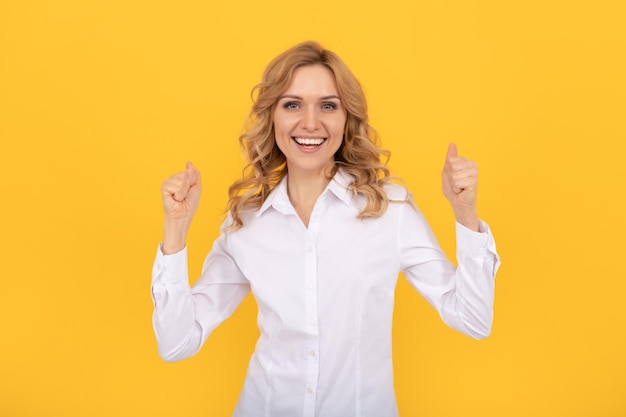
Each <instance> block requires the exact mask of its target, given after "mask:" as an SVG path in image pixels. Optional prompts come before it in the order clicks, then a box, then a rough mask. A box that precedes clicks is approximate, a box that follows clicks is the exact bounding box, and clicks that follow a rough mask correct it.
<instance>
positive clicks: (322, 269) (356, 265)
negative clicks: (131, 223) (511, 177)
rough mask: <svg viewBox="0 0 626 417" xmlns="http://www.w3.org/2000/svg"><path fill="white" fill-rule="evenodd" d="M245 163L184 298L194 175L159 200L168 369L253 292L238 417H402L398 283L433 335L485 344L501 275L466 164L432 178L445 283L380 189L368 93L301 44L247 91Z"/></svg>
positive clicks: (157, 318)
mask: <svg viewBox="0 0 626 417" xmlns="http://www.w3.org/2000/svg"><path fill="white" fill-rule="evenodd" d="M256 92H257V97H256V100H255V103H254V105H253V108H252V111H251V116H250V123H249V128H248V129H247V131H246V133H244V134H243V135H242V136H241V138H240V140H241V143H242V145H243V147H244V149H245V150H246V152H247V154H248V158H249V165H248V166H247V171H246V174H245V175H244V177H243V178H242V180H240V181H237V182H235V183H234V184H233V185H232V186H231V188H230V200H229V206H228V208H229V215H228V217H227V219H226V221H225V222H224V225H223V227H222V230H221V234H220V237H219V238H218V239H217V240H216V241H215V243H214V246H213V249H212V250H211V252H210V253H209V254H208V256H207V258H206V261H205V263H204V267H203V272H202V276H201V277H200V278H199V280H198V281H197V283H196V284H195V285H194V287H193V288H190V287H189V284H188V276H187V256H186V248H185V239H186V236H187V231H188V229H189V225H190V223H191V219H192V217H193V215H194V213H195V210H196V208H197V206H198V201H199V198H200V191H201V182H200V173H199V172H198V171H197V170H196V169H195V168H194V166H193V165H191V164H190V163H188V164H187V169H186V171H184V172H181V173H178V174H176V175H173V176H172V177H170V178H168V179H167V180H165V181H164V183H163V186H162V195H163V203H164V207H165V234H164V240H163V243H162V244H161V245H160V247H159V250H158V252H157V257H156V261H155V264H154V269H153V281H152V294H153V300H154V306H155V309H154V319H153V324H154V330H155V333H156V336H157V341H158V345H159V352H160V354H161V356H162V357H163V358H164V359H165V360H168V361H175V360H180V359H183V358H186V357H189V356H191V355H193V354H195V353H196V352H197V351H198V350H199V349H200V347H201V346H202V344H203V343H204V341H205V340H206V338H207V337H208V336H209V334H210V333H211V331H212V330H213V329H214V328H215V327H216V326H217V325H218V324H220V323H221V322H222V321H223V320H225V319H226V318H227V317H229V316H230V314H231V313H232V312H233V311H234V310H235V309H236V308H237V306H238V305H239V304H240V302H241V301H242V300H243V298H244V297H245V296H246V295H247V294H248V292H250V291H252V293H253V295H254V297H255V299H256V302H257V304H258V307H259V317H258V324H259V328H260V337H259V340H258V342H257V345H256V348H255V352H254V354H253V355H252V357H251V359H250V363H249V366H248V371H247V375H246V380H245V384H244V387H243V390H242V393H241V396H240V398H239V402H238V404H237V407H236V410H235V413H234V415H235V416H246V417H250V416H253V417H256V416H268V417H269V416H271V417H281V416H286V417H294V416H322V417H333V416H337V417H349V416H371V417H381V416H385V417H389V416H397V415H398V411H397V406H396V401H395V394H394V388H393V369H392V361H391V319H392V313H393V301H394V291H395V285H396V280H397V277H398V273H399V272H403V273H404V275H405V277H406V278H407V279H408V281H409V282H410V283H411V284H412V285H413V286H414V287H415V288H416V289H417V290H418V291H419V292H420V293H421V294H422V295H423V296H424V297H425V298H426V300H428V302H429V303H430V304H431V305H432V306H433V307H434V308H435V309H437V311H438V312H439V314H440V316H441V318H442V319H443V321H444V322H445V323H446V324H448V325H449V326H451V327H452V328H455V329H457V330H459V331H461V332H463V333H465V334H467V335H469V336H471V337H474V338H477V339H480V338H484V337H486V336H488V335H489V333H490V330H491V323H492V315H493V309H492V306H493V293H494V278H495V272H496V270H497V267H498V264H499V261H498V257H497V254H496V252H495V245H494V241H493V239H492V237H491V234H490V232H489V229H488V227H487V225H486V224H485V223H483V222H481V221H480V220H479V219H478V216H477V211H476V186H477V168H476V164H475V163H474V162H472V161H469V160H467V159H465V158H462V157H459V156H457V151H456V147H455V146H454V145H450V147H449V149H448V153H447V158H446V162H445V166H444V170H443V174H442V179H443V191H444V195H445V196H446V197H447V199H448V200H449V201H450V203H451V205H452V208H453V211H454V214H455V217H456V221H457V257H458V268H455V267H454V266H453V265H452V264H451V263H450V262H449V261H448V260H447V258H446V256H445V255H444V254H443V252H442V251H441V249H440V248H439V246H438V244H437V241H436V239H435V237H434V236H433V234H432V232H431V230H430V227H429V226H428V224H427V223H426V221H425V219H424V218H423V216H422V215H421V214H420V213H419V211H418V210H417V208H416V207H415V206H414V205H413V203H412V199H411V197H410V195H409V194H408V192H407V191H406V190H405V189H403V188H402V187H400V186H397V185H393V184H390V183H389V172H388V170H387V169H386V168H385V166H384V165H383V164H382V163H381V157H385V156H387V153H386V152H385V151H383V150H381V149H380V148H378V146H377V144H376V143H377V137H376V134H375V132H374V130H373V129H372V128H371V127H370V126H369V124H368V117H367V106H366V102H365V97H364V94H363V91H362V89H361V87H360V85H359V83H358V81H357V80H356V78H355V77H354V76H353V75H352V74H351V73H350V71H349V70H348V68H347V67H346V66H345V64H343V62H342V61H341V60H340V59H339V58H338V57H337V56H336V55H335V54H334V53H332V52H330V51H328V50H324V49H322V48H321V47H320V46H319V45H317V44H315V43H312V42H307V43H303V44H300V45H297V46H295V47H293V48H291V49H289V50H288V51H286V52H284V53H282V54H281V55H279V56H278V57H276V58H275V59H274V60H273V61H272V62H271V63H270V64H269V65H268V67H267V69H266V71H265V73H264V75H263V79H262V82H261V84H259V85H258V86H257V88H256Z"/></svg>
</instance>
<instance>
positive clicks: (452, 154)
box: [446, 143, 457, 161]
mask: <svg viewBox="0 0 626 417" xmlns="http://www.w3.org/2000/svg"><path fill="white" fill-rule="evenodd" d="M455 156H457V149H456V145H455V144H454V143H451V144H450V145H448V153H447V154H446V161H447V160H448V159H450V158H453V157H455Z"/></svg>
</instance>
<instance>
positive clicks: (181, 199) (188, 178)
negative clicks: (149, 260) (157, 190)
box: [161, 162, 202, 255]
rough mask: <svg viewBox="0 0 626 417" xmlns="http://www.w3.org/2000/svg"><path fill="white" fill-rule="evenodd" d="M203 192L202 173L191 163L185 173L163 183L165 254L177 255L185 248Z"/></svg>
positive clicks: (173, 176)
mask: <svg viewBox="0 0 626 417" xmlns="http://www.w3.org/2000/svg"><path fill="white" fill-rule="evenodd" d="M201 192H202V185H201V182H200V172H199V171H198V170H197V169H196V168H195V167H194V166H193V164H192V163H191V162H187V169H186V170H185V171H183V172H179V173H177V174H174V175H172V176H171V177H169V178H167V179H166V180H165V181H163V184H162V185H161V194H162V197H163V208H164V211H165V230H164V232H165V233H164V237H163V245H162V246H161V250H162V251H163V253H164V254H166V255H167V254H172V253H176V252H178V251H180V250H182V249H183V248H184V247H185V241H186V239H187V231H188V230H189V226H190V225H191V220H192V219H193V216H194V214H195V213H196V209H197V208H198V203H199V202H200V193H201Z"/></svg>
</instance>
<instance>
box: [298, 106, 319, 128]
mask: <svg viewBox="0 0 626 417" xmlns="http://www.w3.org/2000/svg"><path fill="white" fill-rule="evenodd" d="M302 127H303V128H304V129H306V130H311V131H312V130H315V129H317V128H318V127H319V118H318V114H317V111H316V109H315V108H314V107H312V106H311V107H308V108H307V109H306V111H305V112H304V114H303V116H302Z"/></svg>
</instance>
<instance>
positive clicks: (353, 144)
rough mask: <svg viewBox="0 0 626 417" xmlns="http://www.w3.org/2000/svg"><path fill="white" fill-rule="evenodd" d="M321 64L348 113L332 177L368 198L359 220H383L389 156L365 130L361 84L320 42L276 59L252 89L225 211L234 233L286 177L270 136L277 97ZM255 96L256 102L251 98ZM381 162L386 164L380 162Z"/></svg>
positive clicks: (368, 128) (369, 129)
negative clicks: (299, 73) (238, 174)
mask: <svg viewBox="0 0 626 417" xmlns="http://www.w3.org/2000/svg"><path fill="white" fill-rule="evenodd" d="M307 65H323V66H325V67H326V68H328V69H329V70H330V71H331V72H332V73H333V75H334V77H335V81H336V84H337V92H338V95H339V98H340V100H341V103H342V105H343V106H344V107H345V109H346V111H347V119H346V126H345V130H344V139H343V142H342V144H341V146H340V147H339V149H338V150H337V152H336V153H335V166H334V168H333V171H332V172H331V175H334V174H335V173H336V172H337V169H339V167H341V168H342V169H343V170H345V171H346V172H347V173H348V174H349V175H350V177H351V178H352V179H353V180H352V182H351V184H350V189H351V191H353V192H354V193H355V194H361V195H363V196H364V197H365V198H366V201H367V203H366V205H365V207H364V208H363V210H362V211H361V212H360V213H359V216H358V217H359V218H370V217H380V216H382V215H383V214H384V213H385V211H386V210H387V207H388V205H389V198H388V197H387V194H386V193H385V191H384V190H383V186H384V185H385V184H386V183H387V182H388V181H389V178H390V176H389V170H388V169H387V167H386V163H387V161H388V159H389V151H386V150H383V149H381V148H379V146H378V143H379V137H378V134H377V133H376V131H375V130H374V129H373V128H372V127H371V126H370V125H369V122H368V114H367V102H366V100H365V94H364V92H363V89H362V88H361V85H360V83H359V81H358V80H357V79H356V77H355V76H354V75H353V74H352V72H350V70H349V69H348V67H347V66H346V64H344V63H343V61H342V60H341V59H340V58H339V57H338V56H337V55H336V54H335V53H333V52H332V51H329V50H327V49H323V48H322V47H321V46H320V45H319V44H318V43H315V42H303V43H301V44H298V45H296V46H294V47H292V48H290V49H288V50H287V51H285V52H283V53H282V54H280V55H278V56H277V57H276V58H274V59H273V60H272V61H271V62H270V63H269V65H268V66H267V68H266V69H265V72H264V73H263V78H262V79H261V83H259V84H258V85H256V86H255V87H254V89H253V90H252V96H253V105H252V109H251V111H250V114H249V116H248V120H247V122H246V125H245V127H244V133H243V134H242V135H241V136H240V137H239V142H240V144H241V147H242V148H243V151H244V153H245V154H246V156H247V159H248V163H247V165H246V166H245V167H244V170H243V176H242V179H240V180H238V181H235V182H234V183H233V184H232V185H231V186H230V188H229V190H228V194H229V201H228V210H229V211H230V213H231V217H232V225H231V226H232V228H233V229H234V230H237V229H239V228H241V227H242V226H243V220H242V213H243V212H249V211H256V210H258V209H259V208H260V207H261V206H262V205H263V202H264V201H265V199H266V198H267V196H268V195H269V194H270V192H271V191H272V190H273V189H274V187H275V186H276V185H277V184H278V183H279V182H280V181H281V180H282V179H283V178H284V177H285V175H287V163H286V159H285V155H284V154H283V153H282V151H281V150H280V149H279V148H278V145H277V144H276V140H275V136H274V123H273V115H274V109H275V107H276V103H277V101H278V99H279V97H280V96H281V95H282V94H283V93H284V92H285V91H286V90H287V88H288V87H289V84H290V83H291V79H292V77H293V73H294V71H295V70H296V68H299V67H303V66H307ZM255 96H256V98H254V97H255ZM383 157H384V163H383V162H381V158H383Z"/></svg>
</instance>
